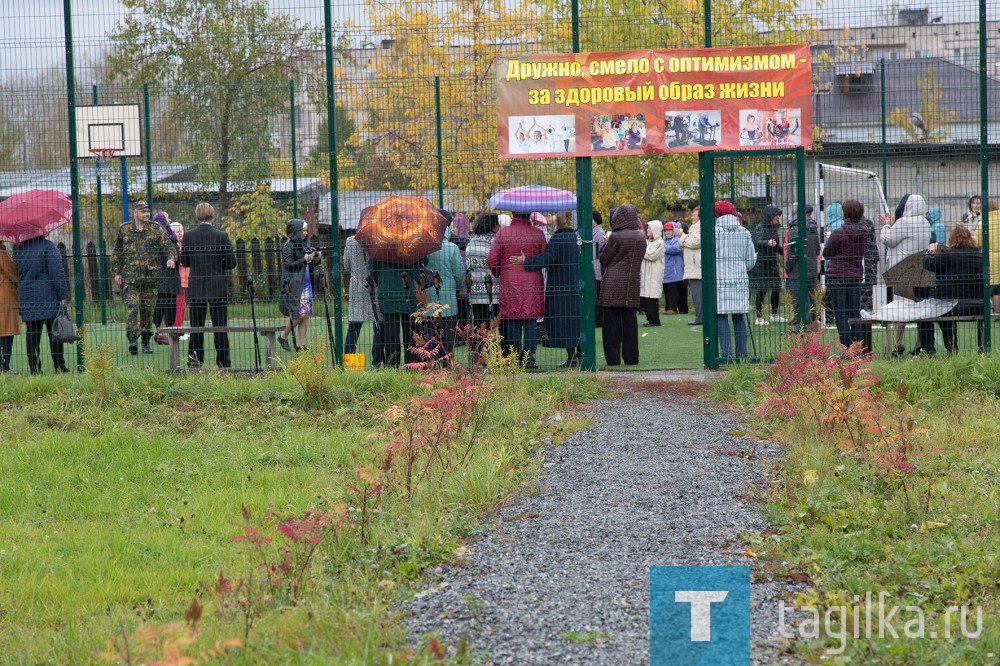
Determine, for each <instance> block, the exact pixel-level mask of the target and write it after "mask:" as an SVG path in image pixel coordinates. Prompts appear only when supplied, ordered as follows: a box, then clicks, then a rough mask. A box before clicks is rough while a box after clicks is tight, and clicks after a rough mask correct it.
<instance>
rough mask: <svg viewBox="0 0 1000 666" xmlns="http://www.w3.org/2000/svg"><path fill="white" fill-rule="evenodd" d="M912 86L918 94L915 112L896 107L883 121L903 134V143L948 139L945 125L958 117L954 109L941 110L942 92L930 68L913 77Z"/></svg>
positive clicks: (938, 141)
mask: <svg viewBox="0 0 1000 666" xmlns="http://www.w3.org/2000/svg"><path fill="white" fill-rule="evenodd" d="M916 84H917V91H918V92H919V93H920V107H919V109H918V110H913V109H901V108H898V107H897V108H895V109H893V110H892V111H890V112H889V114H888V115H887V116H886V117H885V120H886V122H888V123H889V124H891V125H896V126H897V127H899V128H900V129H901V130H903V132H904V133H905V134H906V137H907V138H906V142H907V143H941V142H942V141H944V140H945V139H947V138H948V135H949V134H950V130H949V128H948V125H949V123H952V122H954V121H955V119H956V118H958V113H957V112H956V111H955V110H954V109H946V108H944V105H943V104H942V100H943V98H944V92H943V91H942V90H941V84H939V83H938V80H937V76H936V75H935V73H934V68H933V67H928V68H927V70H926V71H925V72H924V73H923V74H920V75H919V76H917V79H916Z"/></svg>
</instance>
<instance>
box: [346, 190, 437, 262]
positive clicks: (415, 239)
mask: <svg viewBox="0 0 1000 666" xmlns="http://www.w3.org/2000/svg"><path fill="white" fill-rule="evenodd" d="M447 226H448V221H447V220H446V219H445V217H444V216H443V215H442V214H441V212H440V211H439V210H438V209H437V208H436V207H435V206H434V204H432V203H431V202H430V201H428V200H427V199H425V198H423V197H406V196H399V195H392V196H389V197H386V198H385V199H382V200H381V201H379V202H378V203H376V204H373V205H371V206H368V207H367V208H365V209H364V210H362V211H361V221H360V222H359V223H358V231H357V233H356V234H355V238H357V240H358V242H359V243H361V244H362V245H363V246H364V247H365V249H366V250H368V254H369V255H371V257H372V259H374V260H376V261H387V262H390V263H394V264H404V265H408V264H415V263H417V262H418V261H420V260H421V259H423V258H424V257H426V256H427V255H429V254H430V253H432V252H435V251H437V250H440V249H441V240H442V239H443V238H444V230H445V228H446V227H447Z"/></svg>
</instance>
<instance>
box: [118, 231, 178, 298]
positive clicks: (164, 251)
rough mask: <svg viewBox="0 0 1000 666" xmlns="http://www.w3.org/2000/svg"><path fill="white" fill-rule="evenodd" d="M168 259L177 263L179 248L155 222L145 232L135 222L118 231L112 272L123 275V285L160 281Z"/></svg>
mask: <svg viewBox="0 0 1000 666" xmlns="http://www.w3.org/2000/svg"><path fill="white" fill-rule="evenodd" d="M168 259H173V260H174V261H175V262H176V261H177V247H176V246H175V245H174V244H173V243H171V242H170V239H169V238H167V235H166V234H165V233H163V229H161V228H160V226H159V225H158V224H156V223H155V222H148V223H147V224H146V227H145V228H144V229H143V230H142V231H140V230H139V229H138V228H137V227H136V226H135V224H134V223H133V222H126V223H125V224H123V225H122V226H121V227H119V228H118V238H117V239H115V252H114V255H113V256H112V258H111V270H112V273H113V274H114V275H121V276H122V282H123V283H126V284H128V283H134V282H137V281H148V282H156V279H157V278H158V277H159V275H160V266H161V265H162V264H163V263H164V262H166V261H167V260H168Z"/></svg>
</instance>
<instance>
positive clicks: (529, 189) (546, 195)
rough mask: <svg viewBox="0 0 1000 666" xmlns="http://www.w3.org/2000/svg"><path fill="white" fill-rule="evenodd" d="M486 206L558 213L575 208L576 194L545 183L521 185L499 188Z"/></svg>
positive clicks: (516, 211) (498, 208) (516, 210)
mask: <svg viewBox="0 0 1000 666" xmlns="http://www.w3.org/2000/svg"><path fill="white" fill-rule="evenodd" d="M487 206H489V207H490V208H492V209H493V210H509V211H511V212H512V213H558V212H559V211H564V210H576V195H575V194H573V193H572V192H570V191H568V190H560V189H558V188H555V187H546V186H545V185H522V186H520V187H512V188H510V189H507V190H500V191H499V192H497V193H496V194H494V195H493V196H492V197H490V200H489V202H488V203H487Z"/></svg>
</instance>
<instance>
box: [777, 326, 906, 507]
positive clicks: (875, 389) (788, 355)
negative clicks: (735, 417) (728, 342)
mask: <svg viewBox="0 0 1000 666" xmlns="http://www.w3.org/2000/svg"><path fill="white" fill-rule="evenodd" d="M822 336H823V331H813V332H810V333H806V334H804V335H802V336H800V337H799V338H798V339H797V340H796V341H795V342H794V343H793V344H792V345H791V346H790V348H789V349H788V351H787V352H781V353H779V354H778V355H777V356H775V359H774V364H773V366H772V367H771V372H769V373H768V376H767V378H766V379H765V380H764V381H763V382H761V384H760V386H759V387H758V388H760V390H761V392H762V393H764V394H765V395H767V397H766V399H765V400H764V402H763V403H762V404H761V406H760V407H759V408H758V410H757V415H758V416H759V417H762V418H778V419H782V420H785V421H787V420H790V419H793V418H795V417H798V416H800V415H801V416H806V417H807V418H808V419H810V420H812V421H813V422H814V423H815V424H816V425H817V426H819V429H820V431H821V432H823V433H826V434H828V435H830V436H831V437H832V438H833V440H834V443H835V444H836V446H837V447H838V449H839V450H840V451H842V452H844V453H852V454H854V455H856V456H857V457H858V458H860V459H862V460H865V461H868V462H870V463H873V464H875V465H877V466H878V468H879V470H880V472H881V473H882V474H883V475H885V476H886V477H894V478H895V482H896V483H897V485H898V488H899V489H900V490H901V491H902V493H903V499H904V501H905V503H906V505H907V507H909V503H910V502H909V489H908V484H907V482H906V480H905V478H903V476H904V475H907V474H910V473H913V472H916V471H918V466H917V463H916V461H917V459H918V458H919V457H920V456H921V455H923V454H924V453H926V452H925V451H924V446H923V445H924V444H925V440H924V435H925V434H926V433H925V431H924V430H923V429H921V428H919V427H917V425H916V423H915V422H914V419H913V415H912V414H913V410H912V408H911V406H910V405H909V403H907V401H906V387H905V385H904V384H902V382H900V384H899V386H898V387H897V390H896V391H885V390H882V389H881V388H880V387H879V378H878V377H876V376H875V375H874V374H873V372H872V367H871V363H872V359H871V356H870V355H867V354H865V353H864V352H863V350H862V348H861V345H860V343H854V344H853V345H851V347H850V348H849V349H847V350H846V351H843V352H842V353H841V354H840V355H837V354H836V350H837V345H836V342H830V343H827V342H823V340H822Z"/></svg>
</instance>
